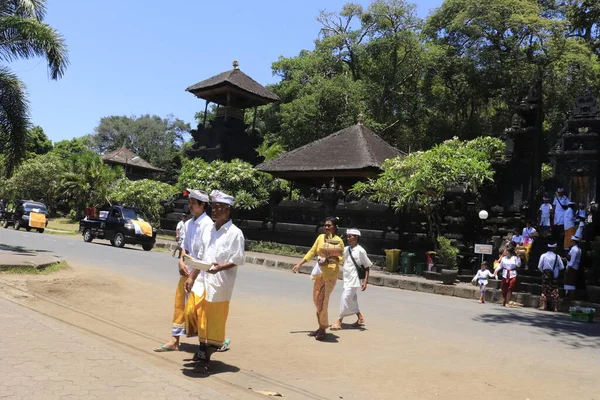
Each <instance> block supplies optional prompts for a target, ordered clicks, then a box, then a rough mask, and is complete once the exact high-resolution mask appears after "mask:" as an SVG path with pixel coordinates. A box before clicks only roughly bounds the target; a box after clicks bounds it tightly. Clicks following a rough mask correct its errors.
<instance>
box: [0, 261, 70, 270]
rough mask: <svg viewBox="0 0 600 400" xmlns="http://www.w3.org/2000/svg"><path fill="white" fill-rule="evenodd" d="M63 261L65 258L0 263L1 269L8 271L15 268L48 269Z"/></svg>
mask: <svg viewBox="0 0 600 400" xmlns="http://www.w3.org/2000/svg"><path fill="white" fill-rule="evenodd" d="M63 261H64V260H62V259H60V258H57V259H56V260H53V261H45V262H41V263H31V262H25V263H21V264H0V271H8V270H11V269H15V268H25V269H38V270H39V269H46V268H48V267H51V266H53V265H56V264H60V263H61V262H63Z"/></svg>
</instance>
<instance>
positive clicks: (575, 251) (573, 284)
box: [564, 236, 581, 303]
mask: <svg viewBox="0 0 600 400" xmlns="http://www.w3.org/2000/svg"><path fill="white" fill-rule="evenodd" d="M579 240H580V239H579V237H578V236H573V237H572V238H571V241H572V242H573V243H575V245H574V246H573V247H571V250H569V256H568V257H567V258H568V259H569V261H568V262H567V270H566V271H565V286H564V287H565V293H566V294H567V299H568V301H569V303H570V302H571V301H573V299H574V297H575V289H577V274H578V273H579V263H580V262H581V249H580V248H579Z"/></svg>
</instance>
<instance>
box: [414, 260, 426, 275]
mask: <svg viewBox="0 0 600 400" xmlns="http://www.w3.org/2000/svg"><path fill="white" fill-rule="evenodd" d="M425 265H426V263H424V262H418V263H416V264H415V274H416V275H423V271H425Z"/></svg>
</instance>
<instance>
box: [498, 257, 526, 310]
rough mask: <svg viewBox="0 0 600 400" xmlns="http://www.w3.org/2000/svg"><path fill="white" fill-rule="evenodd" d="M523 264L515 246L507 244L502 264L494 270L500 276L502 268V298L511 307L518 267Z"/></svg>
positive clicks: (504, 303) (505, 304)
mask: <svg viewBox="0 0 600 400" xmlns="http://www.w3.org/2000/svg"><path fill="white" fill-rule="evenodd" d="M520 266H521V259H520V258H519V257H517V253H516V252H515V248H514V247H513V246H506V249H505V250H504V253H503V254H502V259H500V265H499V266H498V268H497V269H496V270H495V271H494V275H496V276H498V270H500V269H501V270H502V299H503V305H504V307H510V300H511V298H512V292H513V291H514V290H515V286H516V285H517V268H519V267H520Z"/></svg>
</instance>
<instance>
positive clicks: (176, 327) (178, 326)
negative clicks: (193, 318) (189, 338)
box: [171, 276, 188, 336]
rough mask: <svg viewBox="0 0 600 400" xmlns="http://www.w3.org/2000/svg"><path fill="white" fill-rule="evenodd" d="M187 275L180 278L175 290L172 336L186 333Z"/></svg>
mask: <svg viewBox="0 0 600 400" xmlns="http://www.w3.org/2000/svg"><path fill="white" fill-rule="evenodd" d="M186 280H187V276H182V277H181V278H179V283H178V284H177V290H175V304H174V306H173V326H172V327H171V336H183V335H185V334H186V330H185V328H186V326H185V304H186V299H187V298H188V295H187V293H186V292H185V281H186Z"/></svg>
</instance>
